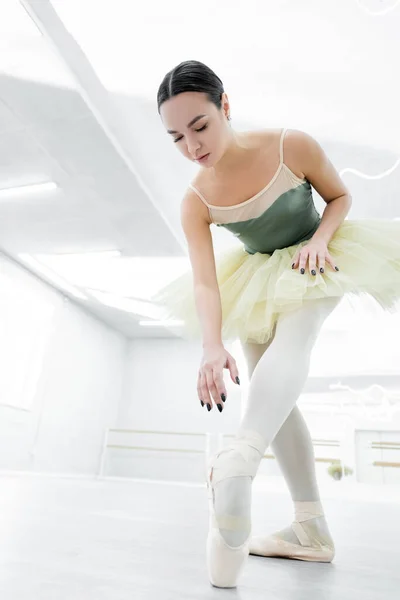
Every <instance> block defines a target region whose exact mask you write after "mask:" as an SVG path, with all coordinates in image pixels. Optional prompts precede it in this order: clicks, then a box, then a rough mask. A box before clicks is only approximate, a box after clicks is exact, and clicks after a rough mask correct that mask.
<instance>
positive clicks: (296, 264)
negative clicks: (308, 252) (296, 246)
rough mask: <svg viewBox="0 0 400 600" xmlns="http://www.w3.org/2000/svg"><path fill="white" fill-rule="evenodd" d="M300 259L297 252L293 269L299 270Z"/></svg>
mask: <svg viewBox="0 0 400 600" xmlns="http://www.w3.org/2000/svg"><path fill="white" fill-rule="evenodd" d="M299 258H300V254H299V252H296V254H295V255H294V257H293V262H292V269H297V267H298V266H299Z"/></svg>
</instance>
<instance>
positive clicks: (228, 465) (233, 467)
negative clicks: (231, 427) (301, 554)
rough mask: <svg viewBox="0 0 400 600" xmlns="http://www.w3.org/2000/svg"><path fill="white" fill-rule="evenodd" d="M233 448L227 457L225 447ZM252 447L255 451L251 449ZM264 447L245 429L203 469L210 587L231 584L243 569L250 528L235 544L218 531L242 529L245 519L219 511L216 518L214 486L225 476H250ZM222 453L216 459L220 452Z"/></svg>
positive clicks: (253, 472) (247, 554) (252, 474)
mask: <svg viewBox="0 0 400 600" xmlns="http://www.w3.org/2000/svg"><path fill="white" fill-rule="evenodd" d="M229 450H234V451H236V456H235V457H231V456H229V455H227V454H226V452H227V451H229ZM255 450H256V451H257V452H255ZM264 450H265V442H264V440H263V439H262V438H261V436H260V435H259V434H257V433H256V432H245V434H243V435H242V436H241V437H240V438H238V439H236V440H235V441H234V442H233V443H232V444H231V445H230V446H229V447H228V448H225V449H224V450H222V451H221V452H219V453H218V454H217V455H216V456H215V458H214V459H213V460H212V462H211V463H210V465H209V467H208V469H207V475H206V481H207V491H208V501H209V515H210V518H209V531H208V536H207V545H206V552H207V571H208V577H209V580H210V583H211V584H212V585H213V586H214V587H219V588H234V587H236V586H237V584H238V580H239V578H240V576H241V574H242V572H243V569H244V566H245V564H246V560H247V558H248V556H249V545H250V538H251V531H250V533H249V536H248V537H247V539H246V540H245V541H244V542H243V544H241V545H240V546H237V547H232V546H229V545H228V544H227V542H226V541H225V539H224V538H223V536H222V535H221V533H220V529H227V530H231V531H233V530H240V531H243V530H246V528H248V525H249V522H248V520H247V519H244V518H241V517H238V516H232V515H223V516H221V515H219V516H218V520H217V516H216V514H215V508H214V486H215V485H216V484H217V483H218V482H219V481H222V480H223V479H225V478H227V477H240V476H249V477H252V478H253V477H254V476H255V474H256V471H257V468H258V465H259V462H260V459H261V456H262V455H263V453H264ZM224 453H225V456H224V457H222V459H221V460H219V458H220V456H221V454H224Z"/></svg>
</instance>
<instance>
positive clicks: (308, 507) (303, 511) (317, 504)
mask: <svg viewBox="0 0 400 600" xmlns="http://www.w3.org/2000/svg"><path fill="white" fill-rule="evenodd" d="M294 512H295V520H296V521H298V522H299V523H303V522H304V521H309V520H310V519H315V518H316V517H325V513H324V509H323V507H322V503H321V501H320V500H316V501H307V502H303V501H302V502H299V501H295V502H294Z"/></svg>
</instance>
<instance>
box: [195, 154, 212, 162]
mask: <svg viewBox="0 0 400 600" xmlns="http://www.w3.org/2000/svg"><path fill="white" fill-rule="evenodd" d="M207 154H210V153H209V152H206V154H203V156H198V157H197V158H196V160H201V159H202V158H204V157H205V156H207Z"/></svg>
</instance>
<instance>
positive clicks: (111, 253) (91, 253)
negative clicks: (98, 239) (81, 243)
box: [45, 250, 121, 259]
mask: <svg viewBox="0 0 400 600" xmlns="http://www.w3.org/2000/svg"><path fill="white" fill-rule="evenodd" d="M45 256H47V255H45ZM60 256H62V257H64V256H68V257H76V258H82V257H85V258H91V257H93V258H96V259H98V258H117V257H119V256H121V251H120V250H88V251H87V252H62V253H59V254H51V257H52V258H53V257H56V258H58V257H60Z"/></svg>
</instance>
